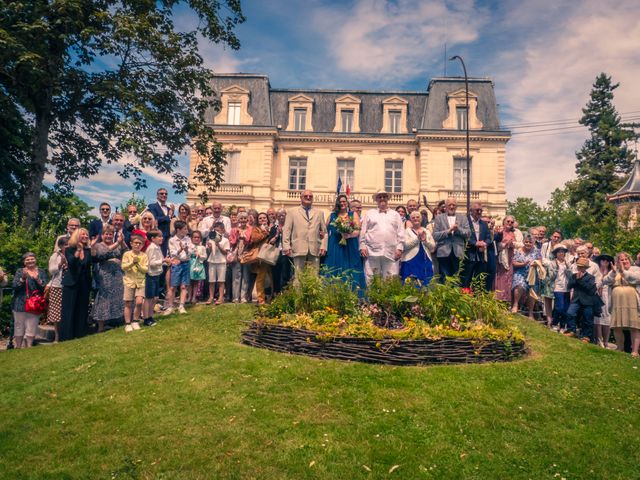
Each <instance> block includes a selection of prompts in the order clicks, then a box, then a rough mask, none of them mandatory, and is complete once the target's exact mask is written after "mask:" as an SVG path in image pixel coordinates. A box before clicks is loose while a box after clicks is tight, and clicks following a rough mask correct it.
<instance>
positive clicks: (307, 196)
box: [302, 195, 313, 200]
mask: <svg viewBox="0 0 640 480" xmlns="http://www.w3.org/2000/svg"><path fill="white" fill-rule="evenodd" d="M302 198H306V199H309V200H311V199H313V195H303V196H302Z"/></svg>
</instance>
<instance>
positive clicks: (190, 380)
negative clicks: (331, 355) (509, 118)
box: [0, 305, 640, 480]
mask: <svg viewBox="0 0 640 480" xmlns="http://www.w3.org/2000/svg"><path fill="white" fill-rule="evenodd" d="M250 316H251V307H247V306H231V305H229V306H224V307H221V308H216V309H213V308H205V307H197V308H195V309H194V310H192V311H191V312H190V314H189V315H185V316H180V317H178V316H173V317H170V318H168V319H166V320H163V321H162V322H160V323H159V324H158V326H156V327H153V328H151V329H144V330H142V331H139V332H133V333H130V334H125V333H124V332H123V330H122V329H119V330H116V331H112V332H109V333H106V334H102V335H94V336H92V337H90V338H86V339H83V340H78V341H71V342H67V343H63V344H59V345H54V346H49V347H39V348H35V349H31V350H23V351H9V352H3V353H1V354H0V371H1V372H2V382H1V384H0V385H1V387H2V388H0V413H1V415H2V422H1V423H0V478H11V479H20V478H38V479H47V478H51V479H63V478H91V479H96V478H107V479H109V478H118V479H121V478H143V479H144V478H160V479H162V478H188V479H199V478H202V479H211V478H242V479H245V478H257V479H280V478H292V479H305V478H319V479H325V478H349V479H356V478H388V477H396V478H403V479H406V478H426V479H429V478H456V479H458V478H465V479H475V478H478V479H480V478H482V479H498V478H500V479H507V478H509V479H520V478H522V479H536V480H537V479H544V478H549V479H555V478H557V479H560V478H565V479H584V478H590V479H594V478H608V479H614V478H620V479H622V478H624V479H627V478H639V477H640V470H639V465H640V441H639V439H638V432H639V430H640V415H638V405H639V401H638V394H639V392H640V370H639V369H638V368H637V366H638V362H635V361H633V360H632V359H631V358H629V357H628V356H626V355H622V354H618V353H616V352H611V351H606V350H603V349H598V348H596V347H592V346H588V345H583V344H581V343H579V342H577V341H575V340H570V339H566V338H564V337H561V336H559V335H557V334H553V333H551V332H549V331H547V330H545V329H543V328H542V327H540V326H538V325H535V324H532V323H530V322H529V321H527V320H524V319H523V320H522V327H523V329H524V330H525V331H526V334H527V338H528V341H529V344H530V346H531V348H532V349H533V352H534V353H533V355H532V356H530V357H528V358H527V359H526V360H522V361H518V362H514V363H507V364H490V365H466V366H439V367H424V368H422V367H404V368H403V367H387V366H372V365H365V364H357V363H342V362H338V361H321V360H316V359H311V358H306V357H300V356H289V355H283V354H279V353H275V352H271V351H267V350H260V349H252V348H250V347H246V346H243V345H241V344H240V343H239V334H240V331H241V329H242V328H243V326H244V324H243V323H242V322H241V321H242V320H243V319H248V318H250ZM396 466H397V467H396ZM394 467H395V468H394ZM390 470H392V472H391V473H389V472H390Z"/></svg>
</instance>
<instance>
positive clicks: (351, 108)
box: [333, 95, 361, 133]
mask: <svg viewBox="0 0 640 480" xmlns="http://www.w3.org/2000/svg"><path fill="white" fill-rule="evenodd" d="M360 103H361V102H360V99H359V98H356V97H354V96H352V95H344V96H342V97H340V98H338V99H336V122H335V126H334V127H333V131H334V132H344V133H359V132H360Z"/></svg>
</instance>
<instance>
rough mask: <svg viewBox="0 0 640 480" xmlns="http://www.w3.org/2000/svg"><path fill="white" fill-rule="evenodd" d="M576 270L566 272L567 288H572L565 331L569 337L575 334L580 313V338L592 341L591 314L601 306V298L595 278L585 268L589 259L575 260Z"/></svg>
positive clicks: (587, 266)
mask: <svg viewBox="0 0 640 480" xmlns="http://www.w3.org/2000/svg"><path fill="white" fill-rule="evenodd" d="M576 267H577V272H575V273H574V272H568V273H567V289H568V290H569V291H571V290H573V294H572V295H571V303H570V304H569V309H568V310H567V313H566V315H567V333H565V335H567V336H569V337H575V335H576V317H577V316H578V314H579V313H582V330H581V334H582V340H583V341H584V342H592V341H593V338H592V337H593V315H594V311H595V312H596V313H598V312H599V311H600V310H599V309H600V308H601V305H602V303H601V300H600V297H599V296H598V293H597V287H596V278H595V277H594V276H593V275H591V274H590V273H589V272H588V271H587V270H588V269H589V260H588V259H587V258H578V260H576Z"/></svg>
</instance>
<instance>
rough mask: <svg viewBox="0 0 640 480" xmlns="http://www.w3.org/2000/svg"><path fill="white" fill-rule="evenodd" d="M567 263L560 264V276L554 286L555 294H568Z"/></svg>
mask: <svg viewBox="0 0 640 480" xmlns="http://www.w3.org/2000/svg"><path fill="white" fill-rule="evenodd" d="M566 270H567V263H566V262H565V263H560V262H558V276H557V277H556V281H555V283H554V285H553V291H554V292H566V291H567V272H566Z"/></svg>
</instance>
